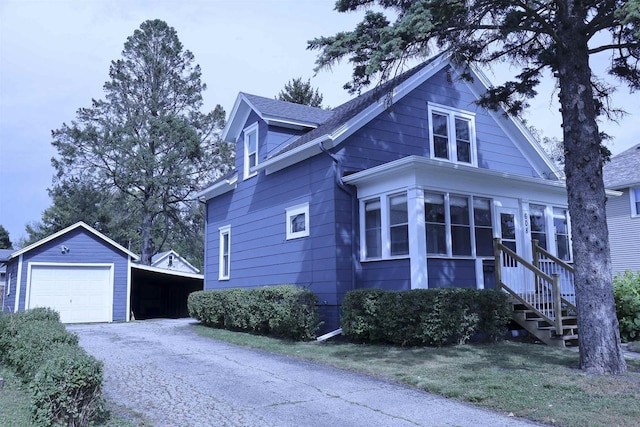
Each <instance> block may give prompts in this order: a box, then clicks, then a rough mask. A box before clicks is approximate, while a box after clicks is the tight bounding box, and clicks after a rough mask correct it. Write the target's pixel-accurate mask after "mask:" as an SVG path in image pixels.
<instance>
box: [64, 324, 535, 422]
mask: <svg viewBox="0 0 640 427" xmlns="http://www.w3.org/2000/svg"><path fill="white" fill-rule="evenodd" d="M191 323H193V320H191V319H180V320H166V319H163V320H152V321H142V322H131V323H112V324H97V325H73V326H68V329H69V330H71V331H72V332H75V333H76V334H78V336H79V337H80V344H81V345H82V346H83V347H84V348H85V349H86V350H87V351H88V352H89V353H90V354H92V355H94V356H95V357H97V358H98V359H100V360H102V361H103V362H104V373H105V384H104V393H105V397H107V398H108V399H110V400H113V401H115V402H117V403H118V404H120V405H123V406H126V407H127V408H129V409H131V410H133V411H137V412H139V413H142V414H145V415H146V416H147V417H148V418H149V419H150V420H151V421H152V422H153V425H154V426H158V427H163V426H167V427H168V426H180V427H189V426H193V427H196V426H278V427H283V426H336V427H337V426H340V427H349V426H367V427H375V426H385V427H387V426H389V427H395V426H398V427H400V426H474V427H475V426H494V427H498V426H532V425H536V424H534V423H531V422H528V421H523V420H520V419H516V418H513V417H507V416H505V415H502V414H497V413H493V412H490V411H486V410H483V409H478V408H474V407H471V406H468V405H465V404H462V403H459V402H455V401H452V400H448V399H444V398H442V397H438V396H434V395H431V394H427V393H423V392H420V391H418V390H414V389H411V388H407V387H403V386H400V385H397V384H391V383H387V382H384V381H380V380H377V379H373V378H370V377H367V376H364V375H358V374H354V373H351V372H348V371H343V370H340V369H333V368H329V367H326V366H322V365H318V364H314V363H308V362H304V361H301V360H297V359H292V358H286V357H281V356H277V355H273V354H270V353H265V352H261V351H254V350H248V349H245V348H241V347H238V346H235V345H232V344H227V343H223V342H218V341H214V340H211V339H207V338H202V337H200V336H198V335H197V334H196V333H195V332H194V331H193V327H192V326H191Z"/></svg>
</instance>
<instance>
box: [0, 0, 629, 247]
mask: <svg viewBox="0 0 640 427" xmlns="http://www.w3.org/2000/svg"><path fill="white" fill-rule="evenodd" d="M333 4H334V1H333V0H261V1H260V0H196V1H178V0H175V1H152V0H111V1H107V0H86V1H81V0H77V1H72V0H42V1H35V0H0V190H1V194H2V198H1V199H0V224H2V225H3V226H4V227H5V228H7V230H8V231H9V234H10V237H11V240H12V241H13V242H16V241H17V240H19V239H20V238H21V237H23V236H24V235H25V231H24V229H25V225H26V224H27V223H30V222H34V221H38V220H40V218H41V214H42V211H43V210H44V209H46V208H47V207H48V206H49V205H50V200H49V197H48V195H47V191H46V190H47V187H49V186H50V185H51V178H52V175H53V168H52V167H51V164H50V159H51V157H52V156H53V155H55V150H53V148H52V147H51V130H53V129H57V128H59V127H60V126H61V125H62V123H64V122H70V121H72V120H74V119H75V112H76V110H77V109H78V108H80V107H87V106H90V103H91V99H92V98H103V90H102V85H103V84H104V83H105V82H106V81H107V80H108V71H109V65H110V63H111V61H112V60H115V59H118V58H120V54H121V52H122V49H123V45H124V42H125V40H126V38H127V37H128V36H130V35H131V34H133V32H134V31H135V30H136V29H137V28H139V26H140V24H141V23H142V22H144V21H145V20H147V19H162V20H164V21H166V22H167V23H168V24H169V25H170V26H172V27H174V28H175V29H176V31H177V33H178V37H179V38H180V41H181V42H182V44H183V45H184V47H185V48H186V49H188V50H190V51H191V52H193V54H194V56H195V62H196V63H198V64H200V66H201V68H202V80H203V81H204V82H205V83H206V84H207V86H208V89H207V91H206V92H205V93H204V100H205V105H204V110H211V109H213V108H214V106H215V105H216V104H220V105H222V106H223V107H224V108H225V110H226V111H227V113H228V112H229V111H230V110H231V108H232V107H233V103H234V101H235V98H236V96H237V94H238V92H239V91H243V92H248V93H253V94H256V95H261V96H267V97H273V96H275V95H277V93H278V92H279V91H280V90H281V89H282V88H283V86H284V84H285V83H286V82H288V81H289V80H290V79H291V78H294V77H303V78H304V79H307V78H311V82H312V85H313V86H314V87H317V88H319V89H320V92H321V93H322V94H323V95H324V104H325V105H330V106H332V107H335V106H337V105H339V104H341V103H343V102H345V101H347V100H348V99H349V98H350V97H349V95H348V94H347V93H346V92H345V91H344V90H342V89H341V88H342V85H343V84H344V83H345V82H346V81H347V80H348V79H349V76H350V69H349V67H348V64H343V65H341V66H339V67H335V68H334V69H333V70H331V71H321V72H320V73H319V74H318V75H317V76H315V77H314V76H313V67H314V61H315V57H316V55H317V52H309V51H307V50H306V44H307V43H306V42H307V40H310V39H312V38H314V37H317V36H322V35H325V36H328V35H333V34H335V33H336V32H338V31H344V30H351V29H353V28H354V27H355V25H356V24H357V23H358V22H359V21H360V19H361V18H362V16H363V13H355V14H341V13H337V12H335V11H334V10H333ZM599 62H601V63H598V64H595V65H596V66H600V67H602V63H604V62H606V57H602V58H600V61H599ZM511 72H512V70H510V69H509V67H507V66H504V67H502V68H499V69H497V70H495V73H496V74H495V75H493V74H492V73H487V74H488V77H489V78H490V79H491V80H493V81H494V82H495V83H499V82H500V81H501V80H502V79H504V78H507V77H508V76H509V74H510V73H511ZM552 89H553V86H552V85H551V84H550V83H549V84H547V85H545V86H544V87H543V88H542V89H541V91H540V96H539V97H538V98H537V99H536V100H534V101H533V102H532V103H531V104H532V108H531V109H530V110H529V112H528V113H527V115H526V119H527V121H528V122H529V123H530V124H532V125H534V126H535V127H537V128H539V129H542V130H543V132H544V134H545V135H547V136H559V135H560V134H561V129H560V116H559V113H558V112H557V109H558V107H557V105H555V104H554V103H552V102H551V100H552V99H554V97H553V95H552ZM639 100H640V96H638V94H633V95H630V94H629V91H628V90H627V89H626V88H621V89H620V91H619V92H618V93H617V94H616V96H615V97H614V101H615V103H616V106H617V107H620V108H624V109H626V110H627V111H628V112H629V113H630V115H629V116H627V117H626V118H625V119H623V120H622V121H621V122H620V124H619V125H616V124H604V125H603V129H604V130H605V131H606V132H608V133H609V134H611V135H612V136H614V137H615V139H614V142H613V143H612V144H610V148H611V149H612V151H613V152H614V154H615V153H619V152H621V151H623V150H624V149H626V148H629V147H630V146H632V145H633V144H635V143H637V142H639V138H638V134H639V133H640V125H639V124H638V122H639V120H640V102H638V101H639Z"/></svg>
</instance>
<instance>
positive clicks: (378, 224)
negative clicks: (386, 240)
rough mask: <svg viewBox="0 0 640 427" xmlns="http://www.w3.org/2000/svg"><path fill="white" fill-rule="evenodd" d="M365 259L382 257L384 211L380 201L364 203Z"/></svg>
mask: <svg viewBox="0 0 640 427" xmlns="http://www.w3.org/2000/svg"><path fill="white" fill-rule="evenodd" d="M364 232H365V258H380V257H381V256H382V211H381V208H380V199H375V200H369V201H367V202H365V203H364Z"/></svg>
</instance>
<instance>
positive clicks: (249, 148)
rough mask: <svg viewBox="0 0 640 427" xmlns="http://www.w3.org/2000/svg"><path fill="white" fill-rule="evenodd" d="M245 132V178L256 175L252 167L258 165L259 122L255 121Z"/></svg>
mask: <svg viewBox="0 0 640 427" xmlns="http://www.w3.org/2000/svg"><path fill="white" fill-rule="evenodd" d="M243 133H244V179H247V178H251V177H252V176H255V175H256V174H257V172H255V171H254V172H252V171H251V169H252V168H254V167H256V166H257V165H258V123H254V124H252V125H251V126H249V127H247V128H245V129H244V131H243Z"/></svg>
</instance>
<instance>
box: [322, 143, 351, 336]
mask: <svg viewBox="0 0 640 427" xmlns="http://www.w3.org/2000/svg"><path fill="white" fill-rule="evenodd" d="M318 148H319V149H320V151H322V152H323V153H325V154H326V155H327V156H329V157H330V158H331V160H332V161H333V170H334V175H335V180H336V184H337V185H338V187H339V188H340V189H341V190H342V191H344V192H345V193H347V194H348V195H349V197H350V198H351V288H352V290H353V289H355V285H356V260H357V258H356V227H357V222H356V212H357V211H358V209H357V208H358V205H357V203H358V199H357V197H355V195H354V194H353V191H352V190H351V189H350V188H349V187H347V186H346V185H345V183H344V182H342V165H341V164H340V160H339V159H338V158H337V157H336V156H335V155H333V154H332V153H331V152H330V151H329V150H327V149H326V147H325V146H324V145H323V144H322V142H319V143H318ZM327 335H328V334H327Z"/></svg>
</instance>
